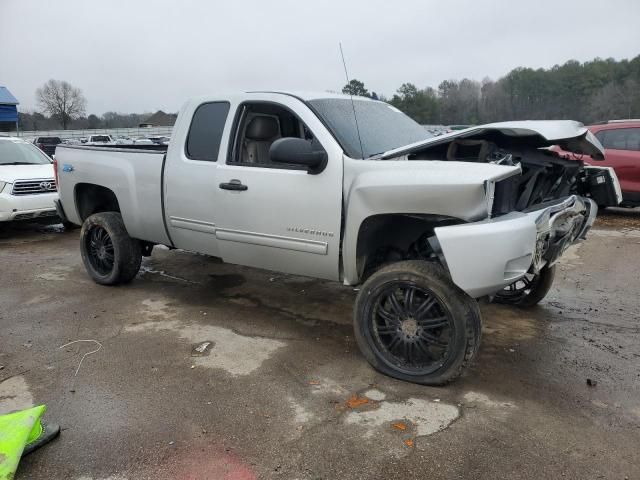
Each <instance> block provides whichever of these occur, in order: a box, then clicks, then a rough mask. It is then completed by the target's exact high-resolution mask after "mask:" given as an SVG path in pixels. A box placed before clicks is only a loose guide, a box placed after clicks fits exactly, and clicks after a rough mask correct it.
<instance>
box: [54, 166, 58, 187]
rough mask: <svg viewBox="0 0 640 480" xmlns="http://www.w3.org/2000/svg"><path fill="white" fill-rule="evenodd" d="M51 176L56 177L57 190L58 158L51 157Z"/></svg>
mask: <svg viewBox="0 0 640 480" xmlns="http://www.w3.org/2000/svg"><path fill="white" fill-rule="evenodd" d="M53 178H55V179H56V190H58V160H56V159H55V158H54V159H53Z"/></svg>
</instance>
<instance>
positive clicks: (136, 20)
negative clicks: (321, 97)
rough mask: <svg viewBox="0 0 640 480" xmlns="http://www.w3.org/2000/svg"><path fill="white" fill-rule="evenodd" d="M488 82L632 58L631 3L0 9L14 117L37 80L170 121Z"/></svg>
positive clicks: (37, 0) (638, 9)
mask: <svg viewBox="0 0 640 480" xmlns="http://www.w3.org/2000/svg"><path fill="white" fill-rule="evenodd" d="M340 41H341V42H342V43H343V47H344V49H345V56H346V59H347V63H348V67H349V70H350V72H349V73H350V75H351V77H352V78H358V79H360V80H363V81H364V82H365V84H366V86H367V87H368V88H369V90H373V91H376V92H378V93H382V94H385V95H387V96H391V95H392V94H393V93H394V91H395V90H396V89H397V88H398V87H399V86H400V85H401V84H402V83H403V82H412V83H415V84H416V85H417V86H419V87H425V86H434V87H435V86H437V85H438V83H439V82H440V81H441V80H443V79H448V78H456V79H458V78H462V77H469V78H474V79H478V80H480V79H482V78H483V77H485V76H489V77H492V78H497V77H500V76H502V75H504V74H505V73H507V72H508V71H509V70H510V69H512V68H514V67H517V66H529V67H534V68H538V67H551V66H553V65H554V64H558V63H564V62H565V61H566V60H569V59H577V60H580V61H585V60H590V59H593V58H594V57H603V58H607V57H613V58H616V59H621V58H632V57H634V56H636V55H638V54H640V1H638V0H608V1H606V2H605V1H602V0H597V1H596V0H579V1H578V0H575V1H568V0H553V1H548V0H534V1H526V2H524V1H515V0H511V1H507V0H493V1H491V0H458V1H450V0H449V1H446V0H439V1H433V0H406V1H403V0H396V1H395V2H391V1H372V0H351V1H350V0H340V1H334V0H331V1H327V0H316V1H310V0H306V1H300V0H297V1H277V0H269V1H266V0H262V1H259V0H255V1H249V0H230V1H206V0H108V1H105V0H100V1H94V0H57V1H53V0H0V85H4V86H7V87H8V88H9V89H10V90H11V91H12V92H13V93H14V95H15V96H16V97H18V100H20V102H21V105H20V109H21V110H23V111H28V110H30V109H33V108H34V107H35V98H34V91H35V89H36V88H37V87H38V86H40V85H42V84H43V83H44V82H45V81H47V80H48V79H50V78H55V79H59V80H67V81H68V82H70V83H72V84H73V85H75V86H77V87H80V88H81V89H82V90H83V92H84V94H85V96H86V98H87V101H88V108H87V113H96V114H102V113H104V112H105V111H109V110H115V111H120V112H144V111H155V110H157V109H163V110H165V111H177V110H178V109H179V108H180V106H181V104H182V103H183V101H184V100H185V99H186V98H187V97H190V96H194V95H201V94H211V93H216V92H226V91H238V90H247V89H293V90H321V91H324V90H340V89H341V88H342V86H343V85H344V83H345V78H344V71H343V70H342V63H341V61H340V56H339V49H338V42H340Z"/></svg>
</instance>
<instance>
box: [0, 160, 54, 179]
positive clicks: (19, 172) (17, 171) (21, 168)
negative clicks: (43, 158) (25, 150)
mask: <svg viewBox="0 0 640 480" xmlns="http://www.w3.org/2000/svg"><path fill="white" fill-rule="evenodd" d="M51 178H53V165H52V164H50V163H49V164H43V165H2V164H0V182H7V183H13V182H15V181H16V180H39V179H51Z"/></svg>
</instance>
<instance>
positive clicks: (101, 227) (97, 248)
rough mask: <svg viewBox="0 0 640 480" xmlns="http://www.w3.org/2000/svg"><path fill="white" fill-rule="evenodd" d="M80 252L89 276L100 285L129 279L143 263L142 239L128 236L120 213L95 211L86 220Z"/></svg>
mask: <svg viewBox="0 0 640 480" xmlns="http://www.w3.org/2000/svg"><path fill="white" fill-rule="evenodd" d="M80 252H81V254H82V261H83V263H84V266H85V268H86V269H87V272H88V273H89V276H90V277H91V278H92V279H93V281H95V282H96V283H99V284H101V285H118V284H121V283H128V282H130V281H131V280H133V278H134V277H135V276H136V274H137V273H138V271H139V270H140V264H141V263H142V247H141V245H140V242H139V241H138V240H136V239H133V238H131V237H130V236H129V234H128V233H127V230H126V228H125V226H124V222H123V221H122V216H121V215H120V214H119V213H117V212H101V213H95V214H93V215H91V216H90V217H89V218H87V219H86V220H85V221H84V223H83V224H82V230H81V231H80Z"/></svg>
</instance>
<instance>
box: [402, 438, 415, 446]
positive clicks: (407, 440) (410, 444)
mask: <svg viewBox="0 0 640 480" xmlns="http://www.w3.org/2000/svg"><path fill="white" fill-rule="evenodd" d="M404 444H405V445H406V446H407V447H409V448H413V440H411V439H410V438H408V439H406V440H405V441H404Z"/></svg>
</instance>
